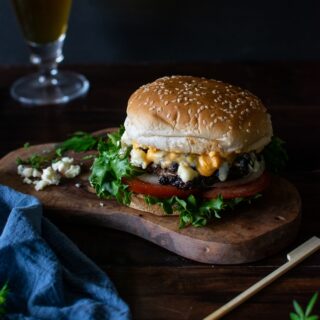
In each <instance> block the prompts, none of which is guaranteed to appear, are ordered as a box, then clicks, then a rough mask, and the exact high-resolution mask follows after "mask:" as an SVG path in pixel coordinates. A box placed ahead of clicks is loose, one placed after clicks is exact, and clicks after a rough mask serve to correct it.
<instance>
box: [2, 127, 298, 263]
mask: <svg viewBox="0 0 320 320" xmlns="http://www.w3.org/2000/svg"><path fill="white" fill-rule="evenodd" d="M99 133H101V132H99ZM54 147H55V144H44V145H37V146H32V147H30V148H28V149H23V148H22V149H18V150H15V151H13V152H11V153H9V154H8V155H7V156H5V157H4V158H2V159H1V160H0V183H1V184H4V185H8V186H10V187H12V188H14V189H16V190H18V191H20V192H24V193H28V194H32V195H35V196H37V197H38V198H39V199H40V200H41V201H42V203H43V205H44V207H45V209H46V210H47V211H50V213H51V214H55V215H56V216H59V217H62V218H65V219H68V220H69V221H75V219H77V221H78V222H82V223H91V224H96V225H103V226H106V227H109V228H114V229H118V230H122V231H126V232H129V233H132V234H135V235H137V236H139V237H142V238H144V239H146V240H149V241H151V242H153V243H156V244H158V245H160V246H162V247H164V248H166V249H168V250H170V251H173V252H175V253H177V254H179V255H181V256H183V257H186V258H189V259H192V260H196V261H200V262H204V263H213V264H239V263H246V262H252V261H256V260H260V259H263V258H265V257H267V256H269V255H272V254H274V253H276V252H278V251H280V250H281V249H283V248H285V247H286V246H287V245H289V243H290V242H291V241H292V240H293V239H294V237H295V236H296V234H297V232H298V229H299V224H300V209H301V200H300V197H299V194H298V192H297V190H296V188H295V187H294V186H293V185H292V184H291V183H290V182H288V181H287V180H285V179H283V178H280V177H273V179H272V183H271V186H270V188H269V189H268V190H267V191H266V192H265V193H264V195H263V197H261V198H260V199H258V200H256V201H255V202H254V203H253V204H251V205H250V206H242V207H241V208H237V209H235V210H234V211H231V212H228V213H227V212H226V213H225V214H224V215H223V218H222V219H221V220H215V221H213V222H212V223H211V224H210V225H209V226H206V227H203V228H194V227H187V228H184V229H181V230H180V229H179V228H178V218H177V217H170V216H166V217H159V216H155V215H152V214H149V213H146V212H142V211H138V210H134V209H131V208H128V207H124V206H122V205H119V204H118V203H117V202H116V201H114V200H101V199H98V198H97V197H96V195H95V194H92V193H91V192H89V190H88V186H89V184H88V181H87V177H88V167H89V165H88V162H87V163H86V164H85V165H84V170H83V172H82V174H81V175H80V176H79V177H76V178H75V179H72V180H67V181H63V183H62V184H61V185H59V186H51V187H48V188H46V189H44V190H43V191H38V192H37V191H35V190H34V187H33V186H30V185H27V184H23V183H22V179H21V177H19V176H18V175H17V173H16V170H17V168H16V162H15V160H16V158H17V157H20V158H22V159H23V158H26V157H28V156H30V155H31V154H32V153H41V152H46V151H50V150H53V149H54ZM82 156H83V154H82V155H79V154H78V155H76V157H77V159H81V158H82ZM77 183H80V184H81V186H80V188H78V187H76V184H77ZM45 212H46V211H45Z"/></svg>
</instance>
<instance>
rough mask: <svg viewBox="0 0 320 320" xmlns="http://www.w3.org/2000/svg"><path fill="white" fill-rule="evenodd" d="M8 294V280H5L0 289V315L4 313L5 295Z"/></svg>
mask: <svg viewBox="0 0 320 320" xmlns="http://www.w3.org/2000/svg"><path fill="white" fill-rule="evenodd" d="M8 294H9V288H8V282H6V283H5V284H4V285H3V287H2V288H1V289H0V316H1V315H4V314H5V312H6V310H5V304H6V301H7V296H8Z"/></svg>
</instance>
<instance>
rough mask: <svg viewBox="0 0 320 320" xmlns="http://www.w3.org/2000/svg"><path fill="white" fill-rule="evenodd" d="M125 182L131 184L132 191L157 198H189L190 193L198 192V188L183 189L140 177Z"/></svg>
mask: <svg viewBox="0 0 320 320" xmlns="http://www.w3.org/2000/svg"><path fill="white" fill-rule="evenodd" d="M124 183H125V184H127V185H128V186H129V189H130V191H132V192H135V193H141V194H146V195H149V196H153V197H157V198H170V197H172V196H177V197H179V198H187V197H188V196H189V195H190V194H195V193H197V190H195V189H190V190H183V189H179V188H177V187H174V186H170V185H162V184H153V183H148V182H145V181H142V180H139V179H130V180H125V181H124Z"/></svg>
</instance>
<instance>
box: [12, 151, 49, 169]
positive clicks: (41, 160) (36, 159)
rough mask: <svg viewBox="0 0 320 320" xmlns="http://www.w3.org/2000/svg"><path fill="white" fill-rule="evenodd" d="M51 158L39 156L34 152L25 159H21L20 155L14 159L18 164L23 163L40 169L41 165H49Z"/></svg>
mask: <svg viewBox="0 0 320 320" xmlns="http://www.w3.org/2000/svg"><path fill="white" fill-rule="evenodd" d="M51 158H52V157H51V156H41V155H39V154H37V153H34V154H32V155H31V156H30V157H28V158H27V159H21V158H20V157H18V158H17V159H16V163H17V164H18V165H20V164H24V165H29V166H31V167H32V168H34V169H40V168H41V167H43V166H46V165H49V164H50V162H51V160H52V159H51Z"/></svg>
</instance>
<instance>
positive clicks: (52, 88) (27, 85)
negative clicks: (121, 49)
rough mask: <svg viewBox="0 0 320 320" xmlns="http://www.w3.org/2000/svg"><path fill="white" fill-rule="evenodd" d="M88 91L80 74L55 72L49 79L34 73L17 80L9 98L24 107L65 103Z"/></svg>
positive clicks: (87, 83) (85, 80) (87, 86)
mask: <svg viewBox="0 0 320 320" xmlns="http://www.w3.org/2000/svg"><path fill="white" fill-rule="evenodd" d="M88 90H89V82H88V80H87V79H86V78H85V77H84V76H83V75H81V74H77V73H74V72H69V71H57V72H56V73H55V74H54V75H52V76H50V77H45V76H44V75H43V74H41V73H34V74H31V75H28V76H25V77H23V78H20V79H18V80H17V81H16V82H15V83H14V84H13V85H12V87H11V91H10V93H11V96H12V97H13V98H14V99H15V100H17V101H19V102H21V103H23V104H26V105H30V106H31V105H38V106H39V105H49V104H61V103H67V102H69V101H71V100H73V99H76V98H78V97H80V96H82V95H84V94H86V93H87V92H88Z"/></svg>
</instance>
